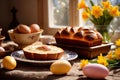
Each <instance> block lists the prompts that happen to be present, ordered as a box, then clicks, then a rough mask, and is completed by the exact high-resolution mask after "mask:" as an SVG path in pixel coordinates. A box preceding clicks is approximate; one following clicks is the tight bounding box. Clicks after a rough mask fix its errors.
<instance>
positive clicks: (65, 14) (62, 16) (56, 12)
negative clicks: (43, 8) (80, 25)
mask: <svg viewBox="0 0 120 80" xmlns="http://www.w3.org/2000/svg"><path fill="white" fill-rule="evenodd" d="M49 8H51V9H49V13H50V14H49V17H50V19H49V23H50V27H51V26H52V27H54V28H55V27H57V26H69V0H49Z"/></svg>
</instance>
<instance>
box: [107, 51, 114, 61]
mask: <svg viewBox="0 0 120 80" xmlns="http://www.w3.org/2000/svg"><path fill="white" fill-rule="evenodd" d="M106 57H107V58H108V59H113V51H110V52H109V53H108V54H107V55H106Z"/></svg>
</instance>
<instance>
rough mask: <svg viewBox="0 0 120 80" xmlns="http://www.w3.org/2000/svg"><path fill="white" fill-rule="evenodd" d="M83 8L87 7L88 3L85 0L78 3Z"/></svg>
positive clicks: (79, 7)
mask: <svg viewBox="0 0 120 80" xmlns="http://www.w3.org/2000/svg"><path fill="white" fill-rule="evenodd" d="M81 8H87V5H86V4H85V0H81V2H80V3H78V9H81Z"/></svg>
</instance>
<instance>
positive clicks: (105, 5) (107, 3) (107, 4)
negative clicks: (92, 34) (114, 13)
mask: <svg viewBox="0 0 120 80" xmlns="http://www.w3.org/2000/svg"><path fill="white" fill-rule="evenodd" d="M101 4H102V6H103V8H104V9H108V8H110V6H111V4H110V1H103V2H101Z"/></svg>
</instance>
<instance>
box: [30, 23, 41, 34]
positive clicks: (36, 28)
mask: <svg viewBox="0 0 120 80" xmlns="http://www.w3.org/2000/svg"><path fill="white" fill-rule="evenodd" d="M30 29H31V33H33V32H38V31H40V26H39V25H38V24H32V25H30Z"/></svg>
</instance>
